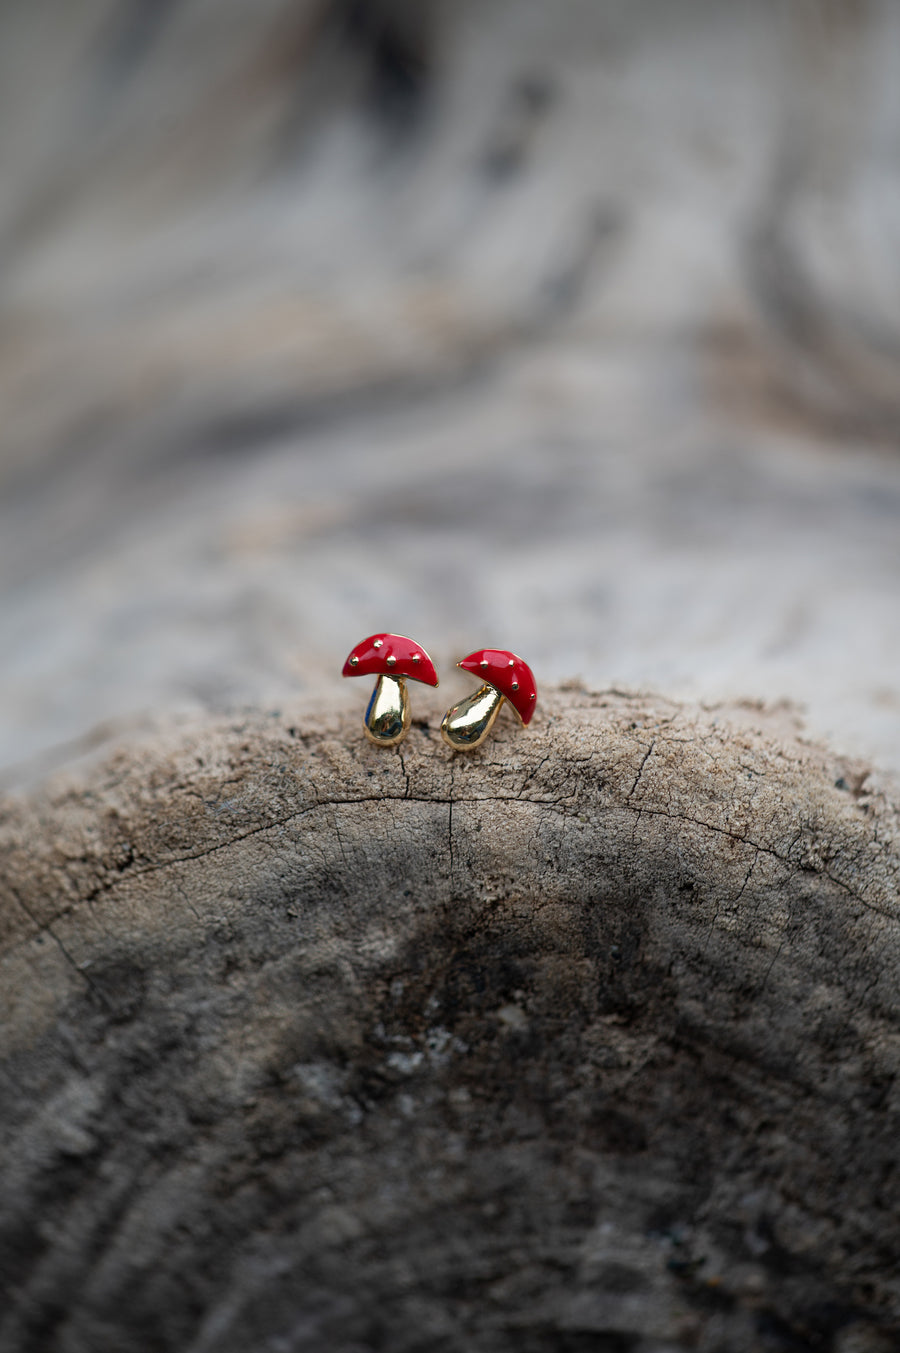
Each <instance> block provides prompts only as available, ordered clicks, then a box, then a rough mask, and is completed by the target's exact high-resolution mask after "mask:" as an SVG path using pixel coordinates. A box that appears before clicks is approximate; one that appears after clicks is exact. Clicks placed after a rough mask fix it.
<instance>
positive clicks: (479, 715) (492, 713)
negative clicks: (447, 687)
mask: <svg viewBox="0 0 900 1353" xmlns="http://www.w3.org/2000/svg"><path fill="white" fill-rule="evenodd" d="M503 700H504V697H503V696H502V695H501V694H500V692H499V691H498V690H495V688H494V687H493V686H490V685H488V684H487V683H486V684H485V685H484V686H479V688H478V690H477V691H475V693H474V695H469V696H466V698H465V700H460V702H459V704H457V705H451V706H450V708H449V709H448V710H447V713H446V714H445V715H444V718H443V720H442V722H441V737H442V738H443V739H444V741H445V742H446V743H447V746H448V747H452V748H453V749H454V750H455V751H463V750H465V751H471V749H472V748H473V747H480V746H481V744H482V743H483V742H484V740H485V738H486V737H487V735H488V733H489V732H490V731H491V729H492V727H493V726H494V720H495V719H496V717H497V715H498V714H499V713H500V706H501V705H502V704H503Z"/></svg>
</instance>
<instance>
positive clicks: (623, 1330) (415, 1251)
mask: <svg viewBox="0 0 900 1353" xmlns="http://www.w3.org/2000/svg"><path fill="white" fill-rule="evenodd" d="M438 699H439V697H438V696H437V695H436V694H435V695H432V693H430V692H427V693H425V694H424V695H423V697H422V698H421V699H420V700H419V702H418V708H417V711H416V713H417V715H418V716H419V717H420V719H421V720H422V721H421V722H420V723H418V724H416V725H414V727H413V730H412V732H411V734H410V736H409V738H408V739H407V741H406V742H405V743H404V744H402V745H401V746H400V748H399V749H397V751H396V752H387V753H384V752H379V751H377V750H375V749H373V748H371V747H369V746H368V745H367V744H366V743H365V742H364V740H363V738H362V737H361V735H360V729H359V726H358V722H357V721H356V720H355V719H354V720H348V718H347V716H346V715H344V714H339V713H331V714H326V715H325V716H322V715H318V716H315V717H313V715H312V714H310V713H305V714H298V715H297V716H296V718H294V717H293V716H291V715H286V714H283V713H282V714H276V713H272V714H270V715H267V716H264V715H262V714H259V713H251V714H247V715H246V716H245V717H241V718H240V719H239V720H230V721H229V720H226V719H219V720H212V719H210V720H209V721H206V722H202V723H197V724H193V725H190V726H187V727H182V728H181V729H176V730H174V731H173V732H172V733H171V734H170V735H169V736H167V737H158V738H156V739H154V740H153V742H152V743H148V744H147V745H146V746H143V747H140V746H132V747H130V748H125V749H123V750H121V751H120V752H119V753H117V754H116V755H114V756H112V758H111V759H108V760H106V761H105V762H104V763H103V764H102V765H100V766H98V767H96V768H94V769H93V770H91V771H89V772H88V773H87V778H86V779H85V780H83V781H81V782H79V783H75V782H70V783H69V784H68V785H63V784H61V783H59V782H57V784H56V785H55V786H53V787H51V788H49V789H47V790H45V791H43V792H42V793H41V794H40V795H39V796H36V797H33V798H31V799H29V800H12V799H10V800H7V801H6V802H5V804H4V807H3V815H2V821H0V849H2V870H0V873H2V884H0V887H2V903H0V921H2V934H3V958H2V968H3V971H2V1002H3V1020H2V1039H3V1052H4V1062H3V1096H2V1118H3V1142H4V1147H3V1166H4V1172H5V1175H6V1179H5V1183H4V1185H3V1189H2V1195H0V1208H2V1216H0V1244H2V1249H0V1273H2V1289H3V1294H2V1295H3V1299H2V1303H0V1346H2V1348H3V1349H4V1350H9V1351H10V1353H12V1351H13V1350H15V1351H16V1353H24V1350H35V1351H37V1350H40V1353H47V1351H48V1350H51V1349H60V1350H65V1353H82V1351H83V1353H87V1351H88V1350H89V1351H90V1353H113V1350H115V1353H122V1350H129V1349H141V1350H144V1349H165V1350H169V1349H172V1350H174V1349H179V1350H182V1349H184V1350H187V1349H190V1350H193V1351H194V1353H213V1350H214V1351H215V1353H223V1351H227V1350H234V1351H235V1353H238V1350H240V1353H245V1351H246V1350H250V1349H253V1350H262V1349H266V1350H273V1351H274V1350H298V1351H299V1350H303V1351H304V1353H305V1351H307V1350H310V1351H311V1350H324V1349H328V1350H332V1351H333V1353H350V1351H351V1350H353V1353H362V1350H376V1349H379V1350H408V1351H410V1353H411V1351H412V1350H423V1351H424V1350H438V1349H439V1350H447V1351H448V1353H449V1351H450V1350H453V1351H455V1350H460V1351H462V1350H466V1351H467V1353H468V1351H469V1350H478V1353H482V1351H484V1353H487V1351H488V1350H489V1351H490V1353H494V1351H495V1350H504V1351H505V1350H516V1351H517V1353H522V1351H523V1350H525V1351H526V1353H527V1351H530V1350H550V1349H552V1350H556V1349H561V1350H588V1349H597V1350H626V1349H627V1350H634V1351H635V1353H637V1350H640V1351H641V1353H650V1350H656V1351H660V1350H664V1349H665V1350H673V1349H682V1348H683V1349H699V1350H704V1351H707V1353H712V1351H713V1350H722V1349H728V1350H729V1353H739V1351H740V1350H748V1351H749V1350H756V1349H763V1348H765V1349H783V1350H796V1349H828V1350H834V1351H835V1353H837V1351H838V1350H840V1353H850V1350H853V1353H860V1351H861V1350H864V1349H865V1350H879V1353H883V1351H885V1350H888V1349H891V1348H895V1347H896V1346H897V1343H896V1341H897V1338H898V1337H900V1323H898V1322H900V1277H898V1264H897V1260H898V1256H900V1210H898V1207H897V1204H898V1196H897V1183H896V1158H897V1140H898V1128H900V1112H898V1109H900V1106H898V1098H897V1084H896V1076H897V1070H898V1064H900V1030H898V1018H900V997H898V977H900V923H898V922H900V906H898V881H900V850H898V812H897V808H896V806H895V805H894V804H893V803H892V802H891V801H890V798H889V797H888V794H887V792H886V791H885V789H884V788H881V789H879V788H878V787H877V786H876V785H875V784H874V782H873V781H872V780H871V779H869V778H868V777H867V775H866V769H865V767H863V766H860V765H848V764H846V763H842V762H838V761H837V760H836V759H835V758H834V757H833V756H832V755H831V754H830V753H828V752H826V751H823V750H822V749H820V748H818V747H816V746H811V745H807V744H805V743H804V742H803V741H802V740H800V739H799V738H798V737H797V735H796V733H795V731H794V730H792V729H791V728H790V727H788V726H787V725H786V724H784V723H783V722H782V723H779V717H778V716H777V715H775V714H772V713H766V712H765V711H762V710H759V709H754V708H749V707H748V708H741V707H738V706H735V707H732V708H729V709H722V708H720V709H714V710H705V711H701V710H697V709H691V708H687V707H684V706H679V705H676V704H672V703H668V702H665V701H661V700H657V699H651V698H637V697H628V696H625V695H621V694H615V693H602V694H595V693H588V692H585V691H583V690H580V689H568V690H560V691H551V692H549V693H545V696H544V699H543V703H542V708H541V709H539V711H538V716H537V717H536V719H535V722H534V725H533V727H532V729H531V730H529V732H528V733H526V734H522V733H518V732H516V731H515V730H514V729H513V727H512V723H511V722H510V723H509V724H508V725H506V726H504V720H502V719H501V721H500V724H498V728H497V732H496V735H495V736H494V737H493V738H492V739H491V740H490V741H489V742H488V743H486V744H485V746H484V748H483V749H481V750H480V751H479V752H476V753H473V754H471V755H470V756H453V755H452V754H451V753H450V752H449V751H448V750H447V749H446V748H445V747H444V746H443V744H442V743H441V742H440V740H439V739H438V738H437V737H436V736H435V732H434V729H435V727H436V720H435V716H436V715H437V714H439V712H440V706H439V703H438ZM429 700H430V701H431V702H432V705H433V707H431V706H430V705H429V703H428V702H429ZM426 717H427V719H428V722H427V723H426V722H425V719H426Z"/></svg>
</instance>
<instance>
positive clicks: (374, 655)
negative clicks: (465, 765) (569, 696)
mask: <svg viewBox="0 0 900 1353" xmlns="http://www.w3.org/2000/svg"><path fill="white" fill-rule="evenodd" d="M456 665H457V667H461V668H462V669H463V671H465V672H471V673H472V674H473V676H477V677H480V679H481V682H482V684H481V685H480V686H479V688H478V690H477V691H475V692H474V694H472V695H469V696H467V697H466V699H465V700H460V702H459V704H456V705H451V706H450V708H449V709H448V710H447V713H446V714H445V715H444V718H443V720H442V722H441V737H442V738H443V739H444V741H445V742H446V743H447V745H448V747H452V748H453V749H454V751H457V752H462V751H471V750H472V748H474V747H480V746H481V744H482V742H484V740H485V738H486V737H487V735H488V733H489V732H490V731H491V729H492V727H493V725H494V720H495V719H496V717H497V715H498V714H499V713H500V707H501V705H502V704H503V702H504V701H508V702H509V704H510V706H511V707H512V709H513V710H514V711H515V713H516V715H517V716H518V719H519V722H520V723H521V724H522V725H523V726H524V725H527V724H528V723H530V722H531V716H532V714H533V713H534V707H535V704H536V703H537V687H536V685H535V683H534V676H533V675H532V671H531V668H530V667H529V666H528V664H527V662H523V661H522V659H521V658H519V657H516V655H515V653H507V652H505V651H504V650H503V649H502V648H479V649H476V651H475V652H474V653H470V654H469V656H468V657H467V658H463V659H462V661H461V662H458V663H457V664H456ZM341 675H342V676H345V677H347V676H377V678H378V681H377V683H376V686H375V689H374V691H373V692H372V698H371V700H370V701H369V708H368V709H367V710H366V719H365V729H366V737H367V738H368V739H369V741H370V742H374V743H375V744H376V746H378V747H393V746H395V744H396V743H398V742H400V741H402V739H403V738H405V737H406V734H407V732H408V731H409V719H410V714H409V695H408V694H407V690H406V681H407V678H409V679H411V680H413V681H423V682H424V683H425V685H426V686H436V685H437V684H438V679H437V672H436V671H435V670H434V663H433V662H432V661H431V659H430V658H429V656H428V654H427V653H426V652H425V650H424V648H422V646H421V644H417V643H415V642H414V641H413V640H412V639H407V638H406V637H405V636H404V635H402V634H372V635H370V636H369V638H368V639H363V641H362V643H360V644H357V645H356V647H355V648H354V650H353V652H352V653H351V654H350V656H349V658H348V659H347V661H346V662H345V663H344V670H343V672H342V674H341Z"/></svg>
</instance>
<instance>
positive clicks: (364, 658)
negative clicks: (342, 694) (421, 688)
mask: <svg viewBox="0 0 900 1353" xmlns="http://www.w3.org/2000/svg"><path fill="white" fill-rule="evenodd" d="M376 644H377V645H379V646H378V647H377V648H376ZM354 658H355V659H356V662H355V663H354V661H353V659H354ZM388 658H393V659H394V661H393V662H388ZM341 676H345V677H348V676H395V677H396V676H402V677H409V678H410V679H411V680H412V681H424V682H425V685H426V686H436V685H437V684H438V679H437V672H436V671H435V670H434V663H433V662H432V661H431V659H430V658H429V656H428V654H427V653H426V652H425V650H424V648H423V647H422V645H421V644H417V643H416V642H415V640H414V639H407V638H406V636H405V635H403V634H370V635H369V637H368V639H363V641H362V643H359V644H357V645H356V647H355V648H354V650H353V652H352V653H351V654H350V655H349V657H348V658H347V661H346V662H345V663H344V670H343V671H342V672H341Z"/></svg>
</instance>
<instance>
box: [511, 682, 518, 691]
mask: <svg viewBox="0 0 900 1353" xmlns="http://www.w3.org/2000/svg"><path fill="white" fill-rule="evenodd" d="M512 688H513V690H514V691H517V690H518V689H519V683H518V681H514V682H513V684H512Z"/></svg>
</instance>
